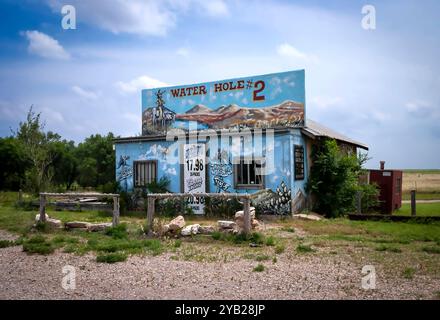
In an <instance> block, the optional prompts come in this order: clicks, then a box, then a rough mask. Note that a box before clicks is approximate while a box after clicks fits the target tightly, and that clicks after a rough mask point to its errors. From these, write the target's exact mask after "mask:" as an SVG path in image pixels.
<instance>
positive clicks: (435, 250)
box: [422, 246, 440, 254]
mask: <svg viewBox="0 0 440 320" xmlns="http://www.w3.org/2000/svg"><path fill="white" fill-rule="evenodd" d="M422 251H424V252H427V253H437V254H440V247H434V246H426V247H423V248H422Z"/></svg>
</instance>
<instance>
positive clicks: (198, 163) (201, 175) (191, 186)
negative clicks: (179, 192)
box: [183, 144, 206, 214]
mask: <svg viewBox="0 0 440 320" xmlns="http://www.w3.org/2000/svg"><path fill="white" fill-rule="evenodd" d="M183 192H185V193H204V192H206V163H205V145H204V144H185V145H184V146H183ZM186 201H187V203H188V205H189V206H190V207H191V208H192V209H193V211H194V213H195V214H204V208H205V205H204V203H205V198H204V197H197V196H195V197H189V198H187V199H186Z"/></svg>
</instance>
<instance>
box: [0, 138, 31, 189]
mask: <svg viewBox="0 0 440 320" xmlns="http://www.w3.org/2000/svg"><path fill="white" fill-rule="evenodd" d="M0 163H1V166H0V190H14V191H17V190H18V189H20V187H21V186H22V185H23V184H24V181H25V172H26V170H27V169H28V167H29V164H30V163H29V161H28V159H27V158H26V155H25V152H24V150H23V148H22V146H21V144H20V143H19V142H18V140H17V139H15V138H14V137H8V138H0Z"/></svg>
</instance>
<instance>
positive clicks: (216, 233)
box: [211, 231, 223, 240]
mask: <svg viewBox="0 0 440 320" xmlns="http://www.w3.org/2000/svg"><path fill="white" fill-rule="evenodd" d="M222 236H223V234H222V233H221V232H220V231H214V232H213V233H212V234H211V237H212V239H214V240H220V239H221V238H222Z"/></svg>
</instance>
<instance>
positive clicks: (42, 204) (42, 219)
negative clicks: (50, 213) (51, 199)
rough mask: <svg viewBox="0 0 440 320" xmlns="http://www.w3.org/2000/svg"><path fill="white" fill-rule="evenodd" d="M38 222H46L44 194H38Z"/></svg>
mask: <svg viewBox="0 0 440 320" xmlns="http://www.w3.org/2000/svg"><path fill="white" fill-rule="evenodd" d="M39 221H40V222H42V223H44V222H46V196H45V195H43V194H40V220H39Z"/></svg>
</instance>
